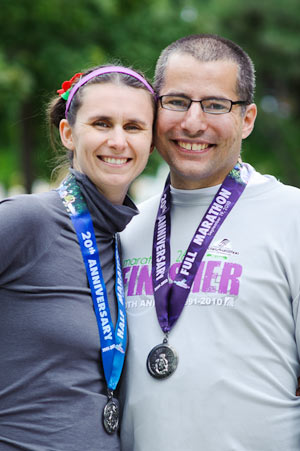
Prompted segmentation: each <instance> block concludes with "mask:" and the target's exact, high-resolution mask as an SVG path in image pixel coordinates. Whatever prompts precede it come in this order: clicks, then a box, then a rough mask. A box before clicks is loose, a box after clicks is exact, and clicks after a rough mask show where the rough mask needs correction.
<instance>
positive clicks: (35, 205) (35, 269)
mask: <svg viewBox="0 0 300 451" xmlns="http://www.w3.org/2000/svg"><path fill="white" fill-rule="evenodd" d="M73 173H74V174H75V176H76V179H77V181H78V183H79V184H80V186H81V190H82V192H83V195H84V197H85V200H86V202H87V205H88V207H89V210H90V213H91V216H92V219H93V224H94V229H95V235H96V239H97V243H98V247H99V251H100V260H101V266H102V271H103V276H104V280H105V282H106V287H107V291H108V297H109V301H110V309H111V314H112V319H113V321H114V322H115V319H116V300H115V293H114V280H115V277H114V272H115V270H114V234H115V233H116V232H118V231H121V230H123V229H124V228H125V226H126V224H127V223H128V222H129V221H130V219H131V218H132V216H133V215H134V214H136V212H137V211H136V209H135V206H134V204H132V203H131V201H130V200H129V199H128V198H127V199H126V201H125V203H124V205H122V206H114V205H112V204H111V203H110V202H108V201H107V199H105V198H104V197H103V196H101V195H100V193H99V192H98V191H97V189H96V188H95V186H94V185H93V184H92V183H91V182H90V181H89V180H88V179H87V177H86V176H84V175H82V174H80V173H78V172H75V171H73ZM0 347H1V366H0V450H1V451H6V450H11V449H23V450H28V451H29V450H30V451H46V450H47V451H50V450H51V451H69V450H72V451H83V450H84V451H85V450H86V451H101V450H106V451H107V450H119V449H120V447H119V439H118V435H116V434H115V435H113V436H109V435H108V434H106V433H105V432H104V430H103V426H102V412H103V408H104V405H105V403H106V401H107V398H106V383H105V379H104V373H103V369H102V364H101V357H100V341H99V333H98V327H97V322H96V317H95V314H94V310H93V302H92V298H91V294H90V289H89V287H88V283H87V277H86V272H85V268H84V263H83V260H82V256H81V252H80V246H79V244H78V241H77V237H76V233H75V231H74V228H73V225H72V223H71V220H70V219H69V217H68V214H67V213H66V211H65V209H64V207H63V205H62V201H61V199H60V198H59V195H58V193H57V192H56V191H51V192H49V193H44V194H39V195H23V196H17V197H15V198H10V199H5V200H3V201H1V202H0Z"/></svg>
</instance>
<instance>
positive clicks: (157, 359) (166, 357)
mask: <svg viewBox="0 0 300 451" xmlns="http://www.w3.org/2000/svg"><path fill="white" fill-rule="evenodd" d="M177 363H178V357H177V354H176V351H175V350H174V349H173V348H172V347H171V346H170V345H169V344H168V342H167V339H166V338H165V339H164V341H163V343H162V344H160V345H157V346H155V347H154V348H153V349H152V350H151V351H150V352H149V355H148V358H147V368H148V371H149V373H150V374H151V376H153V377H155V378H156V379H164V378H166V377H169V376H171V375H172V374H173V373H174V371H175V370H176V368H177Z"/></svg>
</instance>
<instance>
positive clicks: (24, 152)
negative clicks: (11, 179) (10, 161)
mask: <svg viewBox="0 0 300 451" xmlns="http://www.w3.org/2000/svg"><path fill="white" fill-rule="evenodd" d="M33 116H34V114H33V107H32V103H31V102H30V101H26V102H24V103H23V105H22V107H21V133H20V141H21V143H20V144H21V170H22V174H23V183H24V187H25V191H26V193H31V192H32V184H33V180H34V179H33V173H34V169H33V167H34V162H33V153H34V152H33V150H34V141H35V140H34V121H33Z"/></svg>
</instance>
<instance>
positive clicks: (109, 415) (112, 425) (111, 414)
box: [103, 399, 119, 434]
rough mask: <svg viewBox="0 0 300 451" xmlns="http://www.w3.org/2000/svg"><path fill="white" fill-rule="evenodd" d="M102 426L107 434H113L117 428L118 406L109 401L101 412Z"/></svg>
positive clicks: (111, 400) (114, 402) (113, 401)
mask: <svg viewBox="0 0 300 451" xmlns="http://www.w3.org/2000/svg"><path fill="white" fill-rule="evenodd" d="M103 425H104V429H105V430H106V432H107V433H108V434H114V433H115V432H116V431H117V429H118V427H119V405H118V403H117V402H116V401H115V400H113V399H110V400H109V401H108V403H107V404H106V406H105V407H104V410H103Z"/></svg>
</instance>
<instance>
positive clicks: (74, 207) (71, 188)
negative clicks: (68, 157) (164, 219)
mask: <svg viewBox="0 0 300 451" xmlns="http://www.w3.org/2000/svg"><path fill="white" fill-rule="evenodd" d="M58 193H59V195H60V197H61V199H62V202H63V204H64V206H65V208H66V210H67V212H68V214H69V216H70V218H71V220H72V223H73V225H74V228H75V231H76V234H77V238H78V241H79V244H80V249H81V253H82V258H83V261H84V265H85V269H86V273H87V278H88V282H89V286H90V289H91V294H92V299H93V304H94V310H95V315H96V319H97V324H98V330H99V337H100V345H101V354H102V362H103V368H104V375H105V379H106V383H107V387H108V388H109V389H110V390H114V389H115V388H116V386H117V384H118V382H119V379H120V376H121V372H122V368H123V364H124V359H125V351H126V343H127V321H126V310H125V297H124V288H123V280H122V270H121V263H120V256H119V251H118V243H117V239H115V264H116V286H115V291H116V296H117V301H118V319H117V324H116V328H115V329H114V326H113V323H112V320H111V314H110V309H109V302H108V296H107V291H106V287H105V282H104V278H103V274H102V269H101V263H100V256H99V251H98V247H97V242H96V237H95V232H94V227H93V223H92V218H91V215H90V213H89V211H88V208H87V205H86V202H85V200H84V199H83V197H82V194H81V192H80V188H79V186H78V184H77V182H76V179H75V177H74V176H73V175H72V174H70V175H69V176H68V177H67V178H66V179H65V180H64V181H63V182H62V184H61V185H60V187H59V188H58Z"/></svg>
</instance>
